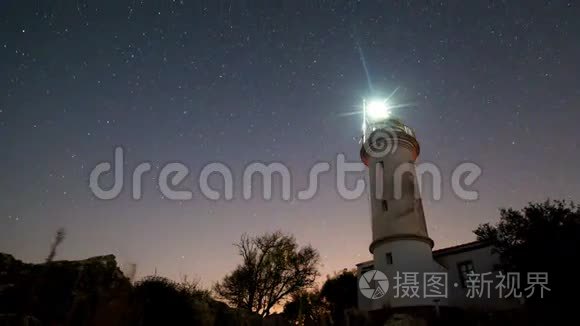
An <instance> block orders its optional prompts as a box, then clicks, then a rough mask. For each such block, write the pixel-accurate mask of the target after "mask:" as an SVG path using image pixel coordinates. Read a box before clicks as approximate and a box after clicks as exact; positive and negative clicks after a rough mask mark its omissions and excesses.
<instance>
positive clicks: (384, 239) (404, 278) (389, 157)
mask: <svg viewBox="0 0 580 326" xmlns="http://www.w3.org/2000/svg"><path fill="white" fill-rule="evenodd" d="M363 112H364V114H363V116H364V121H363V132H364V134H363V145H362V148H361V151H360V154H361V159H362V161H363V162H364V164H365V165H366V166H367V168H368V171H369V184H370V193H369V196H370V206H371V215H372V242H371V244H370V247H369V250H370V252H371V253H372V255H373V261H374V264H373V269H375V270H378V271H381V272H383V273H384V274H385V275H386V276H387V279H388V280H389V285H390V286H389V289H388V291H386V294H385V295H384V296H383V297H381V298H380V299H374V300H369V301H370V302H369V304H370V305H371V307H370V308H371V309H370V310H376V309H381V308H385V307H389V308H410V307H420V306H440V305H446V304H447V303H446V302H445V300H444V299H443V300H442V299H441V298H437V299H433V298H432V297H429V296H428V295H427V296H426V295H425V293H424V287H425V285H426V284H425V275H426V274H425V273H427V275H430V274H431V273H438V272H439V273H441V272H445V271H446V269H445V268H443V267H442V266H441V265H440V264H438V263H437V262H436V261H435V260H434V259H433V255H432V247H433V240H431V239H430V238H429V234H428V233H427V226H426V222H425V216H424V214H423V204H422V202H421V196H420V194H419V187H418V185H417V178H416V172H415V160H416V159H417V157H418V156H419V152H420V147H419V142H418V141H417V139H416V138H415V133H414V132H413V130H412V129H411V128H409V127H407V126H406V125H405V124H403V123H402V122H401V121H399V120H397V119H395V118H393V117H391V114H390V113H391V112H390V108H389V105H388V103H386V101H372V102H368V103H366V102H365V103H364V111H363ZM396 284H399V287H398V288H396ZM402 284H404V285H405V286H404V287H403V286H401V285H402Z"/></svg>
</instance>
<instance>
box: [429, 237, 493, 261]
mask: <svg viewBox="0 0 580 326" xmlns="http://www.w3.org/2000/svg"><path fill="white" fill-rule="evenodd" d="M489 246H491V243H489V242H486V241H473V242H468V243H464V244H460V245H457V246H453V247H447V248H441V249H437V250H434V251H433V257H441V256H446V255H452V254H458V253H461V252H466V251H471V250H476V249H480V248H484V247H489Z"/></svg>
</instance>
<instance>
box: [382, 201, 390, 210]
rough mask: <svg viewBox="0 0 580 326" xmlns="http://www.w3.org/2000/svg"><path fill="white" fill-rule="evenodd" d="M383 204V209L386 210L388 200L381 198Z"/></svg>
mask: <svg viewBox="0 0 580 326" xmlns="http://www.w3.org/2000/svg"><path fill="white" fill-rule="evenodd" d="M382 204H383V210H384V211H385V212H386V211H388V210H389V202H388V201H387V200H386V199H383V201H382Z"/></svg>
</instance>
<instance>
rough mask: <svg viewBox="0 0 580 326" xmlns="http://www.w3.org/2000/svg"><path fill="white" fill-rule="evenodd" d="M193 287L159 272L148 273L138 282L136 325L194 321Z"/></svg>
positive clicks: (135, 305) (191, 322) (191, 323)
mask: <svg viewBox="0 0 580 326" xmlns="http://www.w3.org/2000/svg"><path fill="white" fill-rule="evenodd" d="M191 299H192V297H191V289H188V288H184V287H182V286H181V285H179V284H177V283H175V282H173V281H171V280H169V279H166V278H164V277H160V276H149V277H146V278H145V279H143V280H142V281H139V282H137V283H136V284H135V289H134V299H133V301H134V302H133V304H134V308H133V311H134V323H135V324H136V325H142V326H147V325H195V323H196V320H195V312H194V310H193V306H192V301H191Z"/></svg>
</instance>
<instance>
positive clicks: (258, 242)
mask: <svg viewBox="0 0 580 326" xmlns="http://www.w3.org/2000/svg"><path fill="white" fill-rule="evenodd" d="M235 246H236V247H237V248H238V250H239V254H240V256H242V264H241V265H238V266H237V267H236V269H235V270H234V271H233V272H232V273H231V274H228V275H226V276H225V277H224V279H223V280H222V281H221V282H218V283H217V284H216V285H215V286H214V291H215V293H216V294H217V295H218V296H219V297H221V298H222V299H225V300H226V301H227V302H228V303H230V304H231V305H233V306H235V307H238V308H245V309H248V310H250V311H252V312H256V313H259V314H261V315H262V316H267V315H269V314H270V310H271V309H272V307H274V306H275V305H276V304H279V303H281V302H283V300H284V299H285V298H287V297H288V296H289V295H291V294H294V293H297V292H299V291H301V290H303V289H305V288H308V287H310V286H312V285H313V284H314V282H315V280H316V277H317V276H318V271H317V267H318V264H319V261H320V256H319V254H318V251H317V250H315V249H314V248H312V247H311V246H309V245H308V246H304V247H302V248H299V247H298V244H297V243H296V240H295V239H294V237H293V236H290V235H285V234H283V233H281V232H275V233H269V234H264V235H262V236H258V237H249V236H247V235H245V234H244V235H242V237H241V239H240V242H239V243H237V244H236V245H235Z"/></svg>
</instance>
